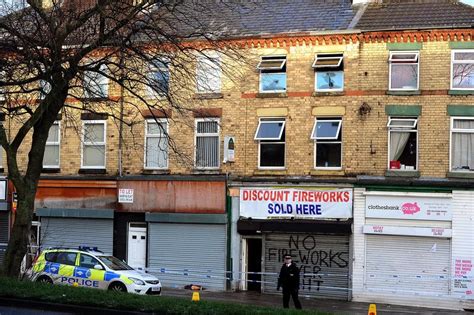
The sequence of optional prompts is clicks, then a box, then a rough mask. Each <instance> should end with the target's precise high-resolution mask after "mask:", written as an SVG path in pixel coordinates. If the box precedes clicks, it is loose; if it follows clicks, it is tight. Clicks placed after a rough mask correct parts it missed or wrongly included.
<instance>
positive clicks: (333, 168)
mask: <svg viewBox="0 0 474 315" xmlns="http://www.w3.org/2000/svg"><path fill="white" fill-rule="evenodd" d="M322 118H323V117H320V118H319V121H324V122H339V128H338V129H337V137H336V138H334V137H316V136H314V131H315V129H316V125H317V123H318V118H317V117H316V118H315V119H314V126H313V130H312V131H311V137H310V138H311V140H314V152H313V154H314V159H313V163H314V165H313V167H314V169H315V170H327V171H339V170H342V158H343V146H342V137H341V141H337V139H338V138H339V135H340V132H341V128H342V117H341V118H340V119H328V120H326V119H322ZM318 140H333V141H324V142H321V143H328V144H339V143H340V144H341V161H340V163H339V164H340V165H341V166H339V167H332V166H331V167H323V166H316V158H317V155H316V154H317V149H316V148H317V146H318Z"/></svg>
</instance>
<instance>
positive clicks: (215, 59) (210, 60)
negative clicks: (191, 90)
mask: <svg viewBox="0 0 474 315" xmlns="http://www.w3.org/2000/svg"><path fill="white" fill-rule="evenodd" d="M203 54H204V55H200V56H198V57H197V59H196V93H198V94H208V93H221V92H222V60H221V56H220V55H219V54H218V53H203ZM200 63H204V64H206V65H207V66H209V65H210V66H211V67H214V66H215V67H216V70H217V72H218V78H219V87H218V88H217V89H216V90H200V89H199V88H200V85H199V75H200V73H199V64H200Z"/></svg>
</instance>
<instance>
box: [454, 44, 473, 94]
mask: <svg viewBox="0 0 474 315" xmlns="http://www.w3.org/2000/svg"><path fill="white" fill-rule="evenodd" d="M451 89H458V90H472V89H474V50H453V51H452V52H451Z"/></svg>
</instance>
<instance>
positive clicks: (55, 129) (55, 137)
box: [43, 121, 61, 168]
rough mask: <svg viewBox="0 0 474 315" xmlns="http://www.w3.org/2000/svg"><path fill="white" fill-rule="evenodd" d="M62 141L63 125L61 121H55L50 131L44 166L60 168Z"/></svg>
mask: <svg viewBox="0 0 474 315" xmlns="http://www.w3.org/2000/svg"><path fill="white" fill-rule="evenodd" d="M60 143H61V127H60V123H59V121H56V122H54V124H53V125H52V126H51V128H50V129H49V132H48V139H47V140H46V146H45V149H44V156H43V167H44V168H59V151H60Z"/></svg>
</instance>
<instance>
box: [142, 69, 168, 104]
mask: <svg viewBox="0 0 474 315" xmlns="http://www.w3.org/2000/svg"><path fill="white" fill-rule="evenodd" d="M169 79H170V72H169V66H168V63H167V62H166V61H162V60H156V61H155V62H154V63H153V64H152V65H150V66H149V73H148V84H147V90H148V96H149V97H157V96H158V97H165V96H166V95H168V91H169Z"/></svg>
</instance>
